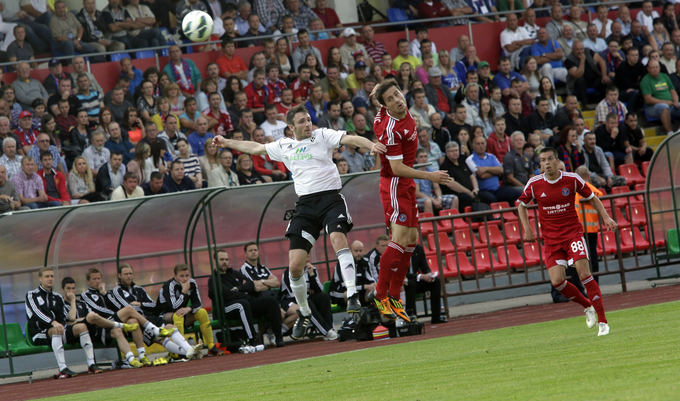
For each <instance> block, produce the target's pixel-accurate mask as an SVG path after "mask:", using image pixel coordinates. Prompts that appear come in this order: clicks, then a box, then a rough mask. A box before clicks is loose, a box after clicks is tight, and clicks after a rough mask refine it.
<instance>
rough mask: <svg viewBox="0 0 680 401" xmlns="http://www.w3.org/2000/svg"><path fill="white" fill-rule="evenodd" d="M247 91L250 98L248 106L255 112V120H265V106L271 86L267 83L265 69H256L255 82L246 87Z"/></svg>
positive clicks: (258, 121) (260, 121)
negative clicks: (268, 86)
mask: <svg viewBox="0 0 680 401" xmlns="http://www.w3.org/2000/svg"><path fill="white" fill-rule="evenodd" d="M245 93H246V95H247V99H248V103H247V107H248V108H249V109H250V110H251V111H252V112H253V115H254V117H255V121H256V122H257V123H262V122H263V121H264V120H265V116H264V106H265V105H266V103H267V99H268V98H269V88H267V86H266V85H265V72H264V70H261V69H257V70H255V74H253V82H251V83H250V84H248V86H246V87H245Z"/></svg>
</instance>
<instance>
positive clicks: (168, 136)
mask: <svg viewBox="0 0 680 401" xmlns="http://www.w3.org/2000/svg"><path fill="white" fill-rule="evenodd" d="M178 120H179V119H178V118H177V116H176V115H174V114H168V115H167V117H166V118H165V126H164V128H165V130H164V131H163V132H160V133H159V134H158V138H159V139H163V140H164V141H165V142H166V143H167V145H168V154H169V155H170V156H172V158H173V159H174V158H175V156H176V155H177V141H179V140H180V139H185V140H186V139H187V137H186V135H184V134H183V133H182V132H181V131H180V130H179V124H178Z"/></svg>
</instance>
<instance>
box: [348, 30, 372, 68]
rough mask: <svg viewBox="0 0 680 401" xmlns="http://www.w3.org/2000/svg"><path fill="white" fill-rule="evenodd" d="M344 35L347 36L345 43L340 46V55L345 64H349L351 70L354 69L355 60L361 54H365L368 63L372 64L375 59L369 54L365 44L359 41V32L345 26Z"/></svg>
mask: <svg viewBox="0 0 680 401" xmlns="http://www.w3.org/2000/svg"><path fill="white" fill-rule="evenodd" d="M342 37H343V38H345V43H343V44H342V46H340V57H341V59H342V63H343V64H345V65H348V66H349V67H350V70H352V71H354V62H355V60H356V58H357V56H359V55H360V54H363V56H364V60H365V62H366V63H367V64H368V65H370V64H372V62H373V59H372V58H371V57H370V56H369V55H368V52H367V51H366V48H365V47H364V45H362V44H361V43H358V42H357V32H356V31H355V30H354V28H345V30H344V31H342Z"/></svg>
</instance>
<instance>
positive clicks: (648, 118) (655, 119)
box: [642, 106, 659, 123]
mask: <svg viewBox="0 0 680 401" xmlns="http://www.w3.org/2000/svg"><path fill="white" fill-rule="evenodd" d="M642 109H643V110H644V111H645V120H647V122H648V123H653V122H656V121H659V118H658V117H657V118H653V117H651V116H650V115H649V114H648V113H647V106H642Z"/></svg>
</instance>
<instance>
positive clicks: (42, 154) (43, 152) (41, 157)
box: [40, 150, 54, 161]
mask: <svg viewBox="0 0 680 401" xmlns="http://www.w3.org/2000/svg"><path fill="white" fill-rule="evenodd" d="M48 156H49V157H51V158H54V156H52V153H50V152H49V151H48V150H43V151H41V152H40V161H42V159H43V158H44V157H48Z"/></svg>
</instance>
